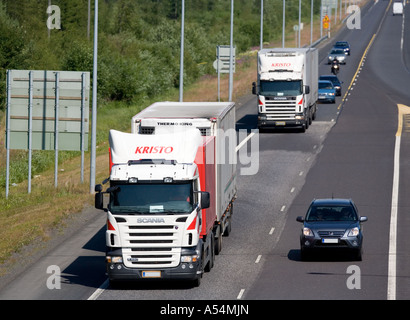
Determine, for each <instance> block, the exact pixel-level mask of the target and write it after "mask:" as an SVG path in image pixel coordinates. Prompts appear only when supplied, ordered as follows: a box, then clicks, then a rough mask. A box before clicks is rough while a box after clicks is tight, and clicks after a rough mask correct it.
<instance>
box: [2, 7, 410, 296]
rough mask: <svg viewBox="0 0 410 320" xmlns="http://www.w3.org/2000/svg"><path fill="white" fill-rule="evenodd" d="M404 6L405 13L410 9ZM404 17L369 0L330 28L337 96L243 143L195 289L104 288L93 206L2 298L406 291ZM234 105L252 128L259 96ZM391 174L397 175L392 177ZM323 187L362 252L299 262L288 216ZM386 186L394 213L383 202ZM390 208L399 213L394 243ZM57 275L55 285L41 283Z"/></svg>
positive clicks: (409, 139)
mask: <svg viewBox="0 0 410 320" xmlns="http://www.w3.org/2000/svg"><path fill="white" fill-rule="evenodd" d="M405 12H406V13H407V12H408V15H409V14H410V6H406V9H405ZM404 19H405V16H403V17H402V16H394V17H393V16H392V14H391V1H381V0H380V1H378V2H373V1H370V2H369V4H368V5H366V6H365V8H363V10H362V12H361V29H359V30H357V29H356V30H349V29H344V30H342V31H341V32H339V33H338V34H337V35H336V38H337V40H347V41H349V43H350V44H351V48H352V53H351V56H349V57H348V58H349V60H348V62H347V64H346V65H343V66H342V67H341V72H340V74H339V78H340V79H341V80H342V81H343V82H344V83H343V90H342V96H341V97H338V98H337V101H336V103H335V104H319V111H318V115H317V119H316V120H315V121H314V122H313V124H312V125H311V126H310V127H309V129H308V130H307V131H306V133H300V132H294V131H289V132H288V131H286V132H265V133H261V134H256V135H254V136H253V137H252V139H250V140H249V141H248V143H247V145H246V146H244V147H243V148H248V152H250V151H253V152H255V154H257V156H258V159H257V160H258V161H256V162H255V161H254V162H251V163H250V164H246V163H244V162H243V161H242V163H240V165H239V169H240V170H241V169H245V170H242V171H241V172H242V174H240V176H239V179H238V198H237V200H236V201H235V204H234V218H233V226H232V232H231V234H230V235H229V237H225V238H224V239H223V248H222V252H221V254H220V255H218V256H217V257H216V261H215V266H214V268H213V269H212V270H211V272H209V273H205V274H204V277H203V279H202V282H201V285H200V287H198V288H192V287H189V286H187V285H185V284H178V283H145V284H130V285H125V286H123V287H121V288H116V289H113V288H109V287H108V286H107V282H106V276H105V263H104V246H105V236H104V228H105V216H104V214H103V213H102V212H99V211H96V210H93V209H91V210H90V211H89V212H88V213H87V214H86V215H85V218H84V221H82V222H83V223H82V224H80V225H82V227H80V226H78V228H75V229H74V230H73V232H72V233H70V234H68V235H67V236H66V238H65V239H63V240H64V241H62V243H61V245H59V246H57V247H56V248H55V249H53V250H51V251H50V252H48V253H47V254H46V255H45V256H43V257H41V258H39V260H38V261H37V262H36V263H33V264H32V265H31V266H30V267H29V268H28V269H26V270H25V271H24V272H23V273H22V274H18V275H16V277H15V278H14V281H12V282H10V283H9V284H8V285H7V286H6V287H4V288H3V289H2V290H1V291H0V299H54V300H67V299H89V298H91V299H98V300H148V299H149V300H157V301H170V300H196V299H198V300H209V301H217V300H271V299H315V300H316V299H323V300H327V299H381V300H385V299H388V298H395V299H409V298H410V289H409V288H410V286H409V281H410V280H409V279H410V277H409V273H410V270H409V268H407V266H408V263H409V262H410V261H409V260H410V255H409V253H408V248H407V247H406V244H407V243H408V240H409V239H408V238H409V237H410V235H409V232H407V230H408V228H409V227H410V219H409V218H408V215H406V211H408V209H409V208H410V199H408V197H407V198H406V194H407V195H408V194H409V191H410V190H409V189H410V181H409V180H410V179H409V178H408V177H410V164H409V161H408V160H407V161H406V159H409V155H410V117H406V116H403V119H404V122H403V126H402V130H400V131H398V110H399V109H398V106H397V105H398V104H403V105H406V104H407V105H410V90H409V85H408V84H409V83H410V73H409V71H408V68H407V65H408V64H407V62H410V54H409V50H410V47H409V48H407V45H409V44H408V43H406V41H405V40H404V41H403V48H402V46H401V41H402V40H401V39H402V37H403V39H405V35H406V34H407V35H409V32H410V30H409V28H410V26H409V24H408V23H404V24H403V23H402V22H403V20H404ZM332 44H333V40H332V41H327V42H324V43H322V44H321V45H320V55H319V57H320V67H319V71H320V74H329V73H330V66H328V65H327V64H326V63H325V62H326V60H325V58H326V56H327V53H328V51H329V49H330V47H331V46H332ZM365 53H366V54H365ZM250 85H251V84H250ZM348 88H349V90H348ZM237 105H238V111H237V118H238V122H237V128H238V130H247V132H248V133H249V132H250V130H252V129H254V128H255V127H256V98H255V97H254V96H249V97H244V98H242V99H241V101H238V103H237ZM401 110H404V112H405V111H406V110H407V109H406V108H404V107H403V108H402V109H401ZM398 132H399V134H397V133H398ZM397 136H400V139H399V143H396V141H397ZM397 145H399V146H400V154H399V155H397V151H396V150H397ZM252 148H254V149H253V150H252ZM395 157H396V161H395ZM253 160H254V159H253ZM252 165H256V166H257V169H258V170H257V173H256V174H246V172H248V173H249V172H250V171H253V169H255V167H251V166H252ZM398 168H399V169H400V171H398ZM246 169H247V170H246ZM250 169H252V170H250ZM395 172H396V173H397V174H396V177H397V176H398V177H399V178H400V179H399V180H398V181H397V179H396V180H395V181H393V177H394V173H395ZM395 183H398V184H397V188H396V191H397V192H396V193H395V192H394V191H393V190H394V188H393V185H394V184H395ZM332 195H333V196H335V197H349V198H352V199H353V200H354V201H355V202H356V204H357V206H358V207H359V212H360V214H361V215H363V216H367V217H368V218H369V221H368V222H366V224H365V243H364V256H363V261H360V262H357V261H353V260H351V259H350V258H349V257H348V256H339V255H330V256H321V257H319V258H318V259H314V260H313V261H308V262H302V261H300V255H299V232H300V228H301V225H300V224H299V223H298V222H296V216H299V215H304V213H305V211H306V209H307V207H308V205H309V203H310V202H311V200H312V199H313V198H321V197H331V196H332ZM395 195H397V203H396V202H393V203H394V204H395V205H394V209H397V211H395V210H392V199H395ZM392 212H397V223H396V225H397V237H395V239H396V241H395V243H396V247H395V250H394V251H391V249H392V248H391V245H390V244H391V241H390V238H391V237H390V229H391V213H392ZM389 258H390V259H389ZM392 263H393V265H392ZM50 266H54V268H56V267H57V268H58V269H53V268H51V269H48V268H49V267H50ZM351 266H353V267H354V268H355V269H353V270H354V274H353V273H352V272H351V271H349V270H350V269H349V267H351ZM392 266H394V268H392ZM53 270H59V271H61V278H60V279H61V282H58V281H57V282H56V281H54V280H56V279H55V277H53V276H54V275H57V274H56V273H55V271H53ZM392 270H393V271H396V273H391V272H392ZM349 272H350V273H349ZM352 275H355V276H358V278H356V289H349V286H348V282H349V281H351V279H352V278H351V276H352ZM389 275H390V277H389ZM389 279H390V280H389ZM397 279H399V281H397ZM57 280H58V279H57ZM53 281H54V282H53ZM56 284H60V285H61V287H60V288H55V289H50V287H53V285H54V286H55V285H56ZM47 285H48V286H47ZM358 286H359V287H360V288H357V287H358ZM388 288H390V291H389V292H390V294H388ZM392 288H393V289H394V290H393V291H394V292H393V294H392Z"/></svg>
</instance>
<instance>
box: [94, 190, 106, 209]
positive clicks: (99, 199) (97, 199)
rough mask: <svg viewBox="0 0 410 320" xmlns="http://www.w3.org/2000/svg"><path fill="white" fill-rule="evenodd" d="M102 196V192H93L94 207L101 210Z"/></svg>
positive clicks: (102, 205)
mask: <svg viewBox="0 0 410 320" xmlns="http://www.w3.org/2000/svg"><path fill="white" fill-rule="evenodd" d="M103 197H104V194H103V193H102V192H97V193H96V194H95V199H94V206H95V208H96V209H101V210H102V209H103V208H104V202H103Z"/></svg>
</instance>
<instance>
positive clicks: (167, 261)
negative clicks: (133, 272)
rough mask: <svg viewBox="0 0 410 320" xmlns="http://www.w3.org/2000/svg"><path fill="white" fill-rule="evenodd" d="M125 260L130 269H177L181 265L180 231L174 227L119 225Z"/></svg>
mask: <svg viewBox="0 0 410 320" xmlns="http://www.w3.org/2000/svg"><path fill="white" fill-rule="evenodd" d="M119 226H120V228H121V235H122V236H123V239H122V243H123V260H124V264H125V266H127V267H130V268H138V267H139V266H141V267H144V268H150V267H151V268H159V267H175V266H178V264H179V263H180V259H181V258H180V253H181V249H180V248H173V246H175V247H178V246H179V245H178V242H179V241H178V229H177V228H175V226H174V225H150V224H147V225H127V224H125V223H124V224H123V223H121V224H119Z"/></svg>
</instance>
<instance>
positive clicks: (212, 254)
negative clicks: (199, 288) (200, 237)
mask: <svg viewBox="0 0 410 320" xmlns="http://www.w3.org/2000/svg"><path fill="white" fill-rule="evenodd" d="M208 255H209V261H208V263H207V264H206V266H205V272H210V271H211V269H212V268H213V267H214V261H215V236H214V234H213V233H212V238H211V245H210V246H209V248H208Z"/></svg>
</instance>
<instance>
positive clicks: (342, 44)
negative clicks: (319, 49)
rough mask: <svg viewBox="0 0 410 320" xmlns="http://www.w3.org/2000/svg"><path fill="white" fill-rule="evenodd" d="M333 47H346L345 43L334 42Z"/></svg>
mask: <svg viewBox="0 0 410 320" xmlns="http://www.w3.org/2000/svg"><path fill="white" fill-rule="evenodd" d="M335 47H338V48H345V47H347V43H346V42H336V44H335Z"/></svg>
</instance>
